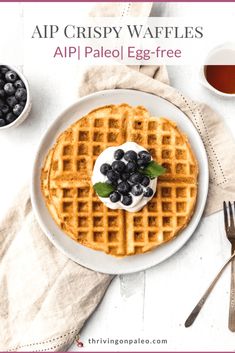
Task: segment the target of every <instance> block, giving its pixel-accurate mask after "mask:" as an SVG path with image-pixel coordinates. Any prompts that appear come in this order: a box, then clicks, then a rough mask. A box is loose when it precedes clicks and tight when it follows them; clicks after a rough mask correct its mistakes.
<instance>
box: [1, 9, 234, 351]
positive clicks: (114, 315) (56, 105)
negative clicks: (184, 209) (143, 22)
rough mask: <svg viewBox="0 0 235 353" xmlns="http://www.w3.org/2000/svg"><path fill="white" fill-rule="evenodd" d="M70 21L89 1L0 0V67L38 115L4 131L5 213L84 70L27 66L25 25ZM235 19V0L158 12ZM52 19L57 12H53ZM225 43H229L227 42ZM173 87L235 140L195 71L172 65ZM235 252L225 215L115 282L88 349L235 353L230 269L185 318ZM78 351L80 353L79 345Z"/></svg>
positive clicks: (84, 335)
mask: <svg viewBox="0 0 235 353" xmlns="http://www.w3.org/2000/svg"><path fill="white" fill-rule="evenodd" d="M55 6H56V10H57V11H58V12H61V14H62V15H64V16H66V14H67V15H68V16H69V12H70V11H77V14H78V20H79V16H83V14H84V12H85V11H88V9H89V8H90V7H91V6H92V5H91V4H85V3H66V4H63V3H58V4H56V5H55V4H43V3H42V4H40V3H39V4H23V3H12V4H10V3H0V14H1V21H0V62H9V60H11V62H12V63H14V62H15V63H17V64H19V65H20V66H22V69H23V71H24V73H25V74H26V76H27V77H28V79H29V82H30V85H31V91H32V98H33V110H32V113H31V116H30V118H29V119H28V120H26V122H25V123H24V124H22V125H21V126H20V127H18V128H16V129H14V130H10V131H4V132H1V133H0V165H1V176H0V195H1V197H0V214H1V216H2V215H3V214H4V213H5V211H6V210H7V208H8V206H9V205H10V204H11V202H12V201H13V199H14V197H15V195H16V194H17V192H18V190H19V189H20V188H21V186H22V185H24V184H25V183H27V182H29V180H30V177H31V168H32V162H33V159H34V155H35V151H36V149H37V146H38V143H39V140H40V138H41V136H42V135H43V133H44V132H45V130H46V129H47V127H48V125H49V124H50V123H51V122H52V121H53V119H55V118H56V117H57V115H58V114H59V113H60V112H61V111H62V110H63V109H64V108H65V107H67V106H68V105H70V104H71V103H73V102H74V101H75V99H76V98H77V91H78V79H79V75H80V72H81V71H82V67H79V65H77V67H75V66H70V65H67V66H64V68H63V70H61V67H57V66H48V67H46V66H43V67H41V66H40V58H39V60H38V62H32V63H31V64H30V65H27V67H26V66H24V59H23V56H22V50H21V49H22V33H23V23H24V21H27V18H29V16H34V17H35V18H36V17H37V16H43V12H44V11H45V9H46V11H51V13H52V14H53V11H54V9H55ZM205 13H208V14H209V15H212V14H213V15H214V16H216V15H217V16H221V22H220V24H221V25H222V24H223V21H226V16H228V15H231V14H232V15H235V4H234V3H230V4H229V3H213V4H212V3H211V4H208V3H181V4H180V3H157V4H155V5H154V8H153V14H155V15H156V14H160V15H165V16H196V15H197V16H201V14H205ZM52 18H53V15H52ZM225 40H226V39H225ZM169 75H170V79H171V83H172V85H174V86H176V87H177V88H179V89H181V90H182V91H183V92H184V93H185V94H187V95H190V96H191V97H192V98H194V99H197V100H200V101H203V102H207V103H208V104H209V105H211V106H212V107H213V108H214V109H215V110H217V111H218V112H220V113H221V116H222V117H223V118H224V123H225V124H227V125H228V126H229V128H230V130H231V131H232V133H233V134H234V135H235V101H234V100H227V99H223V98H219V97H217V96H215V95H213V94H212V93H210V92H209V91H207V90H206V89H204V88H203V87H202V86H200V84H199V83H198V79H197V71H196V69H195V67H193V66H185V67H169ZM229 254H230V248H229V244H228V242H227V241H226V240H225V236H224V230H223V217H222V213H221V212H220V213H218V214H215V215H212V216H210V217H207V218H206V219H203V220H202V221H201V223H200V226H199V227H198V229H197V231H196V232H195V234H194V235H193V237H192V238H191V240H190V241H189V242H188V243H187V244H186V245H185V246H184V247H183V249H181V250H180V251H179V252H178V253H177V254H175V255H174V256H172V257H171V258H170V259H169V260H167V261H165V262H164V263H162V264H160V265H158V266H156V267H154V268H151V269H149V270H147V271H144V272H140V273H136V274H132V275H126V276H119V277H116V278H115V279H114V280H113V282H112V284H111V285H110V287H109V289H108V292H107V294H106V295H105V298H104V300H103V301H102V303H101V305H100V306H99V308H98V309H97V311H96V312H95V313H94V314H93V316H92V318H91V319H90V320H89V322H88V323H87V324H86V325H85V327H84V328H83V330H82V332H81V341H83V343H84V350H99V351H104V350H135V351H136V350H139V351H140V350H149V351H151V350H152V351H170V350H177V351H182V350H183V351H187V350H194V351H196V350H204V351H205V350H216V351H219V350H221V351H222V350H223V351H225V350H227V351H234V350H235V334H233V333H231V332H230V331H229V330H228V328H227V321H228V305H229V285H230V276H229V275H230V272H229V269H227V271H226V272H225V273H224V275H223V277H222V278H221V280H220V281H219V283H218V285H217V286H216V288H215V290H214V291H213V294H212V295H211V297H210V298H209V300H208V302H207V303H206V305H205V307H204V309H203V310H202V312H201V314H200V316H199V317H198V319H197V320H196V322H195V324H194V325H193V326H192V327H191V328H188V329H186V328H185V327H184V321H185V319H186V317H187V315H188V314H189V312H190V311H191V309H192V308H193V306H194V305H195V303H196V302H197V300H198V299H199V297H200V296H201V294H202V293H203V291H204V290H205V288H206V287H207V286H208V284H209V282H210V281H211V279H212V277H213V276H214V275H215V273H216V272H217V270H218V269H219V268H220V266H221V265H222V264H223V262H224V261H225V259H226V258H227V257H228V256H229ZM92 338H93V339H100V338H102V339H103V340H105V339H108V338H109V339H112V338H113V339H118V338H120V339H138V338H146V339H154V338H155V339H159V340H164V339H166V340H167V344H157V345H151V344H149V345H147V344H145V345H141V344H139V345H115V344H111V345H109V344H105V343H101V344H97V345H95V344H89V342H88V340H89V339H92ZM71 350H73V351H75V350H78V348H77V346H76V345H75V344H74V345H73V346H72V347H71Z"/></svg>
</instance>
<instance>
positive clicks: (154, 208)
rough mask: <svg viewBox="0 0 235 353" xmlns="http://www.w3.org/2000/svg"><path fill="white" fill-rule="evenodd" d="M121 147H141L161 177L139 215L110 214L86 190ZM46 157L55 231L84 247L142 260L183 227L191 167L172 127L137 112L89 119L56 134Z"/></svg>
mask: <svg viewBox="0 0 235 353" xmlns="http://www.w3.org/2000/svg"><path fill="white" fill-rule="evenodd" d="M125 141H134V142H136V143H138V144H140V145H142V146H143V147H144V148H146V149H148V150H149V151H150V153H151V154H152V156H153V158H154V159H155V160H157V162H158V163H159V164H163V165H164V166H165V167H166V169H167V173H166V174H165V175H164V176H162V177H160V178H159V179H158V184H157V192H156V194H155V195H154V197H153V198H152V200H151V201H149V203H148V204H147V205H146V206H145V207H144V208H143V209H142V210H141V211H139V212H137V213H130V212H125V211H122V210H111V209H108V208H107V207H105V206H104V204H103V203H102V201H100V200H99V198H98V197H97V195H96V194H95V192H94V190H93V188H92V186H91V184H90V178H91V175H92V170H93V166H94V163H95V160H96V158H97V157H98V155H99V154H100V153H101V152H102V151H103V150H104V149H105V148H107V147H109V146H114V145H120V144H122V143H124V142H125ZM50 155H51V163H48V161H47V163H45V165H46V164H47V167H48V165H50V166H51V168H50V169H49V170H46V168H44V169H43V171H42V185H43V187H42V191H43V193H44V195H46V194H47V195H48V194H49V195H50V196H49V197H48V196H47V197H46V202H47V205H48V208H49V210H50V211H51V209H52V207H51V206H52V205H53V207H54V208H55V209H56V215H55V214H54V217H53V218H54V219H55V221H56V222H57V224H59V225H60V227H61V228H62V229H63V230H64V231H65V233H67V234H68V235H70V236H71V237H72V238H73V239H75V240H76V241H78V242H80V243H81V244H83V245H86V246H88V247H91V248H93V249H96V250H102V251H104V252H106V253H108V254H112V255H115V256H125V255H131V254H138V253H143V252H146V251H148V250H150V249H152V248H154V247H156V246H158V245H160V244H162V243H164V242H166V241H168V240H170V239H172V238H173V237H174V236H175V235H176V234H177V233H178V232H179V230H180V229H182V228H183V227H185V226H186V225H187V223H188V222H189V219H190V217H191V214H192V212H193V208H194V204H195V200H196V194H197V163H196V161H195V158H194V156H193V154H192V151H191V148H190V146H189V144H188V141H187V138H186V137H185V136H184V135H182V134H181V133H180V132H179V130H178V129H177V128H176V126H175V125H174V123H172V122H169V121H168V120H167V119H156V118H152V117H150V116H149V114H148V112H147V111H146V110H145V109H144V108H143V107H136V108H132V107H130V106H128V105H125V104H123V105H120V106H108V107H103V108H100V109H97V110H95V111H93V112H91V113H89V114H88V115H87V116H85V117H83V118H82V119H81V120H78V121H77V122H76V123H75V124H74V125H72V126H71V127H70V128H69V129H67V130H66V131H65V132H64V133H62V135H61V136H60V137H59V138H58V139H57V142H56V144H55V146H54V147H53V153H51V152H50ZM45 180H46V181H45ZM71 185H72V187H71ZM51 213H53V212H52V211H51ZM52 216H53V214H52ZM58 219H59V221H58Z"/></svg>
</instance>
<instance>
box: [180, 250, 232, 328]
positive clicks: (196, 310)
mask: <svg viewBox="0 0 235 353" xmlns="http://www.w3.org/2000/svg"><path fill="white" fill-rule="evenodd" d="M234 258H235V252H234V253H233V254H232V255H231V257H230V258H229V259H228V260H227V261H226V262H225V264H224V265H223V267H222V268H221V270H220V271H219V273H218V274H217V276H216V277H215V278H214V280H213V281H212V282H211V284H210V286H209V287H208V288H207V290H206V292H205V293H204V295H203V296H202V297H201V299H200V300H199V302H198V303H197V305H196V306H195V308H194V309H193V311H192V312H191V314H190V315H189V317H188V318H187V320H186V321H185V324H184V325H185V327H189V326H191V325H192V324H193V323H194V321H195V320H196V318H197V316H198V314H199V313H200V311H201V309H202V307H203V305H204V304H205V302H206V300H207V298H208V297H209V295H210V293H211V292H212V289H213V288H214V286H215V285H216V283H217V281H218V279H219V278H220V276H221V275H222V273H223V272H224V270H225V268H226V267H227V266H228V264H229V263H230V262H231V261H232V260H233V259H234ZM232 264H233V265H234V277H233V278H234V282H233V284H235V261H233V262H232ZM233 291H234V292H233V293H235V286H234V287H233ZM234 299H235V298H234ZM234 304H235V302H233V325H234V328H235V305H234ZM229 317H230V316H229ZM229 322H230V320H229ZM234 330H235V329H234Z"/></svg>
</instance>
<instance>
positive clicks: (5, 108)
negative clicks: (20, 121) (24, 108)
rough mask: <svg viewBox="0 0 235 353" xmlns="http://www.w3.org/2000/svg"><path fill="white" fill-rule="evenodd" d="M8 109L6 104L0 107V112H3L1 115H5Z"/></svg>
mask: <svg viewBox="0 0 235 353" xmlns="http://www.w3.org/2000/svg"><path fill="white" fill-rule="evenodd" d="M9 110H10V108H9V106H8V105H7V104H4V105H3V106H2V107H1V111H2V112H3V114H7V113H8V112H9Z"/></svg>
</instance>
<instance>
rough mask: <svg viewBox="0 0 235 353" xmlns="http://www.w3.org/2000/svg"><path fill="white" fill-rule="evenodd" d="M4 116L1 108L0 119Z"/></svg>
mask: <svg viewBox="0 0 235 353" xmlns="http://www.w3.org/2000/svg"><path fill="white" fill-rule="evenodd" d="M2 118H4V114H3V112H2V111H1V110H0V119H2Z"/></svg>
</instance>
